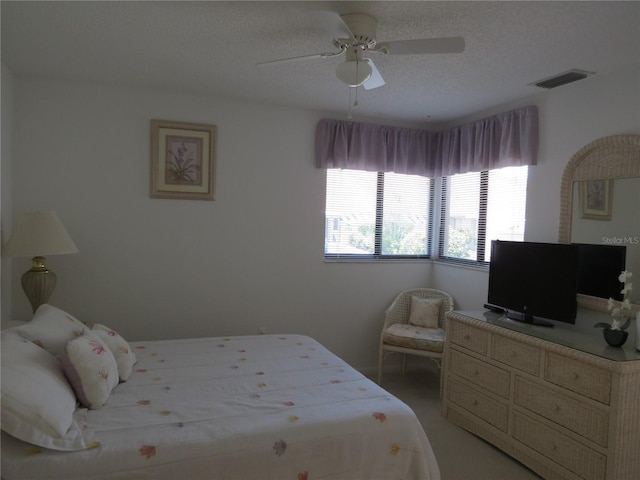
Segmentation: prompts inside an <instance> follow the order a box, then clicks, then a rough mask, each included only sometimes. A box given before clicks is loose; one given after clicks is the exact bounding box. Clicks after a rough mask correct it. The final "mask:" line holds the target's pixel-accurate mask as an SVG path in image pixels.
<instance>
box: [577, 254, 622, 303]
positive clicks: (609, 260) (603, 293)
mask: <svg viewBox="0 0 640 480" xmlns="http://www.w3.org/2000/svg"><path fill="white" fill-rule="evenodd" d="M574 245H576V246H577V247H578V293H582V294H584V295H591V296H592V297H601V298H613V299H614V300H623V296H622V294H621V293H620V291H621V290H622V287H623V285H622V283H620V282H619V281H618V276H619V275H620V272H622V271H623V270H624V269H625V264H626V257H627V247H626V246H625V245H602V244H600V245H592V244H588V243H574Z"/></svg>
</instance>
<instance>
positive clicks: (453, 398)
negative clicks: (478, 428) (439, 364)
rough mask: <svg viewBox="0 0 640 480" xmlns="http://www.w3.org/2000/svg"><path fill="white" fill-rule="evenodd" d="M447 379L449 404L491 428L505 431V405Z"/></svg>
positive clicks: (506, 417)
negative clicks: (456, 406) (469, 413)
mask: <svg viewBox="0 0 640 480" xmlns="http://www.w3.org/2000/svg"><path fill="white" fill-rule="evenodd" d="M449 378H450V380H449V383H448V397H449V401H450V402H451V403H454V404H456V405H458V406H459V407H462V408H463V409H465V410H467V411H469V412H471V413H472V414H473V415H474V416H476V417H477V418H480V419H482V420H484V421H485V422H487V423H488V424H490V425H492V426H493V427H495V428H497V429H499V430H501V431H503V432H506V431H507V423H508V418H509V410H508V407H507V405H505V404H502V403H500V402H498V401H496V400H493V399H492V398H489V397H488V396H487V395H483V394H482V393H480V392H478V391H476V390H474V389H473V388H469V387H467V386H466V385H462V384H461V383H459V382H456V381H455V380H451V377H449Z"/></svg>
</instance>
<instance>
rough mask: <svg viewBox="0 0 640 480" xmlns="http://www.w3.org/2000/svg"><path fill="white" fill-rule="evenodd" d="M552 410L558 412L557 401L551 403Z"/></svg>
mask: <svg viewBox="0 0 640 480" xmlns="http://www.w3.org/2000/svg"><path fill="white" fill-rule="evenodd" d="M553 411H554V412H559V411H560V405H558V404H557V403H554V404H553Z"/></svg>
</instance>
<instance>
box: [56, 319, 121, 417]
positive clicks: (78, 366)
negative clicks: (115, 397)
mask: <svg viewBox="0 0 640 480" xmlns="http://www.w3.org/2000/svg"><path fill="white" fill-rule="evenodd" d="M61 361H62V366H63V368H64V373H65V374H66V375H67V378H68V379H69V383H70V384H71V386H72V387H73V390H74V391H75V392H76V396H77V397H78V401H79V402H80V405H82V406H84V407H88V408H90V409H93V410H97V409H99V408H101V407H102V406H103V405H104V402H106V401H107V399H108V398H109V395H110V394H111V390H113V388H114V387H115V386H116V385H117V384H118V378H119V377H118V365H117V364H116V360H115V358H113V354H112V353H111V350H109V347H107V345H105V343H104V342H103V341H102V340H100V339H99V338H98V337H96V336H95V335H93V334H91V333H90V332H89V333H86V334H84V335H82V336H80V337H78V338H74V339H72V340H69V341H68V342H67V345H66V347H65V352H64V354H63V355H62V358H61Z"/></svg>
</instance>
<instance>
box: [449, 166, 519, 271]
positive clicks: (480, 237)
mask: <svg viewBox="0 0 640 480" xmlns="http://www.w3.org/2000/svg"><path fill="white" fill-rule="evenodd" d="M527 174H528V167H526V166H524V167H506V168H501V169H496V170H489V171H483V172H471V173H464V174H460V175H452V176H450V177H444V178H443V179H442V192H441V193H442V196H441V215H440V216H441V219H440V229H439V249H438V253H439V257H440V258H442V259H443V260H450V261H459V262H462V263H472V264H480V265H485V264H486V263H487V262H489V261H490V256H491V240H497V239H500V240H520V241H522V240H523V239H524V224H525V207H526V200H527V198H526V197H527Z"/></svg>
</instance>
